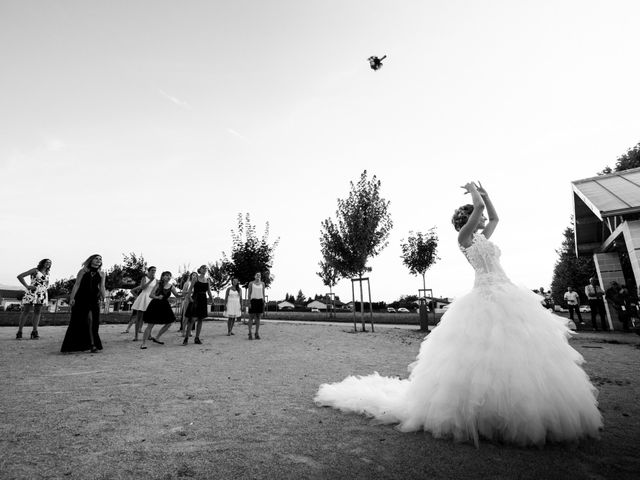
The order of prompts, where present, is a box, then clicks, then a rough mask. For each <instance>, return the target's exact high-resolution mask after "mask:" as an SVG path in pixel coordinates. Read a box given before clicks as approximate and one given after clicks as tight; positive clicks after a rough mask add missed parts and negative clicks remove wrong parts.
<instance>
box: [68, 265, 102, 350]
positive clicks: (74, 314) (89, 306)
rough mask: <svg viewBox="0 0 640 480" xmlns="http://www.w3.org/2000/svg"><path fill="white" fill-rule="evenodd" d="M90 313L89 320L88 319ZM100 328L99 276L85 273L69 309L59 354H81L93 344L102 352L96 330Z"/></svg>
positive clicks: (96, 273) (94, 273) (93, 273)
mask: <svg viewBox="0 0 640 480" xmlns="http://www.w3.org/2000/svg"><path fill="white" fill-rule="evenodd" d="M89 313H91V319H89ZM99 328H100V275H99V274H98V272H86V273H85V274H84V275H83V276H82V279H81V280H80V286H79V287H78V291H77V292H76V296H75V303H74V304H73V307H71V319H70V320H69V326H68V327H67V333H66V334H65V336H64V341H63V342H62V347H61V348H60V351H61V352H81V351H83V350H89V349H90V348H91V337H90V336H89V331H91V332H92V333H93V344H94V345H95V347H96V348H97V349H98V350H102V342H101V341H100V335H98V330H99Z"/></svg>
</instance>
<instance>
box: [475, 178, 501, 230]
mask: <svg viewBox="0 0 640 480" xmlns="http://www.w3.org/2000/svg"><path fill="white" fill-rule="evenodd" d="M478 193H479V194H480V196H481V197H482V200H484V204H485V206H486V207H487V215H488V216H489V221H488V222H487V224H486V225H485V227H484V229H483V230H482V234H483V235H484V236H485V237H486V238H490V237H491V235H493V231H494V230H495V229H496V227H497V226H498V221H499V220H500V219H499V218H498V214H497V213H496V209H495V207H494V206H493V203H492V202H491V199H490V198H489V194H488V193H487V191H486V190H485V189H484V187H483V186H482V183H480V182H478Z"/></svg>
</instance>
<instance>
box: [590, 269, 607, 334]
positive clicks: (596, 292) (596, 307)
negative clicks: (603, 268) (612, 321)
mask: <svg viewBox="0 0 640 480" xmlns="http://www.w3.org/2000/svg"><path fill="white" fill-rule="evenodd" d="M584 293H585V295H586V296H587V301H588V302H589V308H591V326H592V327H593V329H594V330H595V331H596V332H597V331H599V328H598V324H597V322H596V315H598V314H600V323H601V324H602V330H603V331H605V332H607V331H609V326H608V325H607V316H606V315H605V312H604V300H603V299H602V297H603V295H604V292H603V291H602V288H600V285H598V279H597V278H596V277H591V278H590V279H589V285H587V286H586V287H584Z"/></svg>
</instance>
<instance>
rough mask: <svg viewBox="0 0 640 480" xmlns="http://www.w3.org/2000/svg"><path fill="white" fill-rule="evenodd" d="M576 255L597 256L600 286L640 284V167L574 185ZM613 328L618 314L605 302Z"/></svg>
mask: <svg viewBox="0 0 640 480" xmlns="http://www.w3.org/2000/svg"><path fill="white" fill-rule="evenodd" d="M571 187H572V190H573V211H574V220H575V228H574V233H575V241H576V255H578V256H585V255H593V259H594V263H595V266H596V271H597V275H598V279H599V283H600V286H601V288H602V289H603V290H606V289H607V288H608V287H609V286H610V284H611V282H613V281H616V282H618V283H619V284H620V285H626V286H627V288H629V290H633V291H634V292H635V291H637V286H638V285H640V168H634V169H630V170H624V171H622V172H614V173H611V174H608V175H599V176H596V177H591V178H585V179H583V180H576V181H574V182H571ZM605 305H606V309H607V316H608V317H609V325H610V327H616V328H619V327H620V326H621V324H619V322H618V318H617V315H615V313H614V312H613V309H612V308H609V305H608V304H607V302H605Z"/></svg>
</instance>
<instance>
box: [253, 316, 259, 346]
mask: <svg viewBox="0 0 640 480" xmlns="http://www.w3.org/2000/svg"><path fill="white" fill-rule="evenodd" d="M255 324H256V334H255V335H254V336H253V338H255V339H256V340H260V333H259V332H260V314H259V313H256V320H255Z"/></svg>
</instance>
